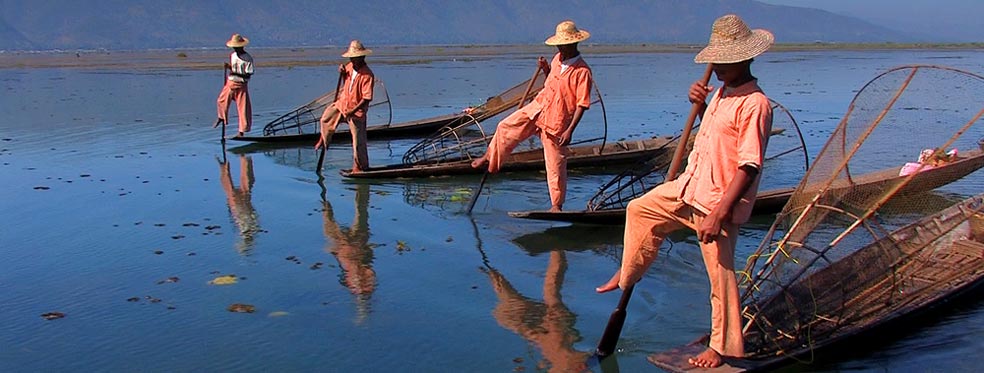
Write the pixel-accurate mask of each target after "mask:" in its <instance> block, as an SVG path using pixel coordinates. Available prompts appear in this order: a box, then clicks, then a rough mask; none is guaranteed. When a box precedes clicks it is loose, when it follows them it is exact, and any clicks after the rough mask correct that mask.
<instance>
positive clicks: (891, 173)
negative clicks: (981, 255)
mask: <svg viewBox="0 0 984 373" xmlns="http://www.w3.org/2000/svg"><path fill="white" fill-rule="evenodd" d="M981 167H984V151H980V150H971V151H968V152H966V154H965V155H964V156H962V157H960V158H959V159H958V160H956V161H954V162H951V163H947V164H945V165H942V166H940V167H937V168H933V169H930V170H925V171H922V172H919V173H918V174H917V175H916V176H915V177H914V178H913V179H912V180H911V181H910V182H908V184H906V185H905V187H903V188H902V189H900V190H899V193H902V194H914V193H920V192H925V191H929V190H933V189H936V188H939V187H941V186H943V185H946V184H949V183H951V182H954V181H956V180H959V179H961V178H963V177H964V176H967V175H969V174H971V173H973V172H974V171H977V170H978V169H980V168H981ZM902 178H903V177H902V176H899V168H898V167H893V168H888V169H885V170H881V171H877V172H871V173H866V174H863V175H860V176H857V177H854V178H852V179H851V180H850V182H848V181H847V180H845V181H844V182H843V183H839V184H835V185H832V187H833V188H836V189H841V190H843V191H844V192H845V193H853V194H858V195H861V194H869V193H871V192H872V191H875V190H879V189H882V188H885V187H886V186H888V185H893V184H896V183H898V182H899V180H901V179H902ZM793 191H794V189H793V188H780V189H773V190H767V191H762V192H759V194H758V196H757V197H756V198H755V206H754V207H753V209H752V213H753V214H774V213H776V212H779V211H780V210H782V208H783V206H785V205H786V201H788V200H789V197H790V196H792V195H793ZM509 216H511V217H514V218H521V219H533V220H551V221H565V222H571V223H587V224H625V209H607V210H580V211H558V212H551V211H546V210H542V211H510V212H509Z"/></svg>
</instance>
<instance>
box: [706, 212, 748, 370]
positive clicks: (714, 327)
mask: <svg viewBox="0 0 984 373" xmlns="http://www.w3.org/2000/svg"><path fill="white" fill-rule="evenodd" d="M694 216H695V219H694V223H695V224H696V225H697V226H700V222H701V220H703V214H700V213H695V214H694ZM737 238H738V226H737V225H735V224H730V223H727V224H724V226H722V227H721V233H720V235H718V237H717V239H715V240H714V241H713V242H710V243H706V244H701V245H700V251H701V254H702V255H703V257H704V266H705V267H706V268H707V278H708V280H710V283H711V340H710V342H709V343H708V346H709V347H710V348H712V349H714V351H717V352H718V353H719V354H721V355H724V356H734V357H743V356H745V348H744V341H743V340H742V335H741V328H742V324H741V295H740V294H739V293H738V279H737V278H736V277H735V244H736V243H737Z"/></svg>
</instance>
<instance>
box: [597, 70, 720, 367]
mask: <svg viewBox="0 0 984 373" xmlns="http://www.w3.org/2000/svg"><path fill="white" fill-rule="evenodd" d="M711 71H712V70H711V64H707V69H706V70H704V76H702V77H701V79H700V81H701V83H700V84H701V85H703V86H707V83H708V82H709V81H710V80H711ZM702 106H704V105H703V103H702V102H695V103H694V104H693V106H692V107H691V108H690V116H688V117H687V123H685V124H684V125H683V134H682V135H680V140H679V143H678V144H677V148H676V150H674V152H673V160H672V161H671V162H670V169H669V170H668V171H667V172H666V181H671V180H673V179H674V178H676V176H677V175H676V174H677V172H678V171H679V170H680V164H681V163H683V155H684V154H686V152H687V143H688V142H690V130H691V129H693V127H694V121H696V120H697V115H699V114H700V109H701V107H702ZM633 289H635V284H632V285H629V286H628V288H626V289H625V291H623V292H622V297H621V298H619V299H618V306H616V307H615V310H614V311H612V315H611V316H609V317H608V325H606V326H605V332H604V333H603V334H602V335H601V341H599V342H598V348H597V349H596V350H595V354H596V355H598V357H601V358H604V357H607V356H609V355H611V354H612V353H614V352H615V346H616V345H617V344H618V337H619V335H621V334H622V326H624V325H625V315H626V312H625V308H626V306H628V305H629V298H632V290H633Z"/></svg>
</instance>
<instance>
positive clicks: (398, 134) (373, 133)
mask: <svg viewBox="0 0 984 373" xmlns="http://www.w3.org/2000/svg"><path fill="white" fill-rule="evenodd" d="M466 117H467V114H464V113H459V114H446V115H439V116H436V117H431V118H425V119H418V120H413V121H408V122H401V123H393V124H379V125H374V126H372V125H371V126H367V127H366V137H367V138H368V139H369V140H383V139H396V138H404V137H414V136H420V135H427V134H430V133H433V132H434V131H437V130H438V129H440V128H441V127H444V126H448V125H451V124H453V123H455V122H457V121H461V120H464V119H463V118H466ZM319 136H321V134H320V133H318V132H311V133H298V134H285V135H270V136H236V137H232V138H230V140H235V141H249V142H260V143H310V144H314V143H315V142H317V141H318V137H319ZM351 138H352V135H351V134H350V133H349V131H348V126H345V125H339V126H338V131H335V133H334V135H333V136H332V138H331V141H349V140H351Z"/></svg>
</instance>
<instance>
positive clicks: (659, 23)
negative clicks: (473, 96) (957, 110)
mask: <svg viewBox="0 0 984 373" xmlns="http://www.w3.org/2000/svg"><path fill="white" fill-rule="evenodd" d="M727 13H736V14H738V15H740V16H742V18H744V19H745V20H746V21H747V22H748V23H749V24H750V25H751V26H752V27H754V28H765V29H769V30H771V31H772V32H773V33H775V34H776V40H777V42H780V43H783V42H785V43H796V42H816V41H823V42H906V41H915V39H914V37H913V36H911V35H907V34H905V33H904V32H901V31H894V30H890V29H888V28H885V27H880V26H876V25H873V24H870V23H867V22H865V21H862V20H859V19H857V18H852V17H848V16H842V15H836V14H834V13H830V12H827V11H822V10H816V9H809V8H800V7H789V6H779V5H770V4H765V3H761V2H758V1H753V0H685V1H680V0H636V1H624V0H623V1H618V0H564V1H561V0H537V1H529V0H499V1H494V0H490V1H483V0H473V1H458V0H403V1H401V0H365V1H356V2H343V1H318V0H266V1H256V0H213V1H200V0H171V1H150V0H98V1H97V0H75V1H72V0H52V1H37V0H16V1H15V0H0V49H3V50H25V49H34V50H48V49H62V50H76V49H97V48H107V49H148V48H197V47H223V46H224V42H225V40H226V39H228V37H229V35H230V34H232V33H233V32H239V33H242V34H243V35H245V36H246V37H248V38H250V40H251V46H262V47H284V46H327V45H344V44H346V43H347V42H348V41H349V40H350V39H361V40H363V41H364V42H365V43H366V44H367V45H369V46H370V47H371V46H372V45H395V44H510V43H539V42H542V41H543V40H544V39H545V38H546V37H547V36H549V35H551V34H552V33H553V29H554V26H555V25H556V24H557V23H558V22H559V21H561V20H564V19H573V20H574V21H575V22H576V23H577V24H578V26H580V27H582V28H584V29H587V30H589V31H590V32H591V33H592V38H591V40H590V42H594V43H695V44H697V43H705V42H706V41H707V38H708V35H709V31H710V27H711V23H712V22H713V21H714V19H715V18H717V17H719V16H721V15H724V14H727Z"/></svg>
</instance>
